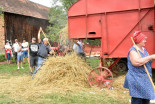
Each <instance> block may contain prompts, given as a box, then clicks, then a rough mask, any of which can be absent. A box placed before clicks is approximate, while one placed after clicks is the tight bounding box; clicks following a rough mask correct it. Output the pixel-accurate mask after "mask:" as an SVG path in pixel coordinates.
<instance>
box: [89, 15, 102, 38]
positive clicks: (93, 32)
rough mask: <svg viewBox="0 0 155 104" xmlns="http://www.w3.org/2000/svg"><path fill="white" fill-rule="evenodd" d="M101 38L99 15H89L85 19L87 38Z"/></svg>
mask: <svg viewBox="0 0 155 104" xmlns="http://www.w3.org/2000/svg"><path fill="white" fill-rule="evenodd" d="M94 37H95V38H101V15H90V16H88V19H87V38H94Z"/></svg>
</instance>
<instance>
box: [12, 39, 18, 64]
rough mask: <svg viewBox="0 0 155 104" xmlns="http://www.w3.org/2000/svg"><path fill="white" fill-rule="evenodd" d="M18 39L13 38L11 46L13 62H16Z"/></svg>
mask: <svg viewBox="0 0 155 104" xmlns="http://www.w3.org/2000/svg"><path fill="white" fill-rule="evenodd" d="M18 47H19V45H18V40H17V39H15V43H14V44H13V46H12V48H13V54H14V57H15V62H16V64H17V52H18Z"/></svg>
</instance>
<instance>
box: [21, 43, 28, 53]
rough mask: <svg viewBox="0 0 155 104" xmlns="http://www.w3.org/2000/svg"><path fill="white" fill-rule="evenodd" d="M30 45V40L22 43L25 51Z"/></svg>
mask: <svg viewBox="0 0 155 104" xmlns="http://www.w3.org/2000/svg"><path fill="white" fill-rule="evenodd" d="M28 45H29V44H28V42H25V43H22V47H23V50H24V51H26V50H28ZM25 47H26V48H25Z"/></svg>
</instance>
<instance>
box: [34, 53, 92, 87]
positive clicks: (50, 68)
mask: <svg viewBox="0 0 155 104" xmlns="http://www.w3.org/2000/svg"><path fill="white" fill-rule="evenodd" d="M90 70H91V67H90V66H88V65H87V64H86V62H84V60H82V59H81V58H80V57H78V56H77V55H76V54H75V53H74V54H71V55H66V56H64V57H62V56H57V57H56V58H55V57H50V58H49V59H48V60H47V61H46V62H45V64H44V65H43V66H42V67H41V69H40V70H39V71H38V73H37V74H36V76H35V78H34V80H33V84H34V85H35V86H38V85H46V84H50V85H54V86H55V87H58V88H63V89H68V90H74V88H75V87H80V88H87V87H89V84H88V79H87V78H88V74H89V73H90Z"/></svg>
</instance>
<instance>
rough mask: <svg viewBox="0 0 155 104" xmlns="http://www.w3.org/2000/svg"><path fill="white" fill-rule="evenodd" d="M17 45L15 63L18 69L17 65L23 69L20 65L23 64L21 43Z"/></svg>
mask: <svg viewBox="0 0 155 104" xmlns="http://www.w3.org/2000/svg"><path fill="white" fill-rule="evenodd" d="M18 44H19V47H18V52H17V59H18V62H17V65H18V68H17V69H19V63H20V64H21V68H22V69H24V68H23V66H22V64H23V50H22V45H21V43H18Z"/></svg>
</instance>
